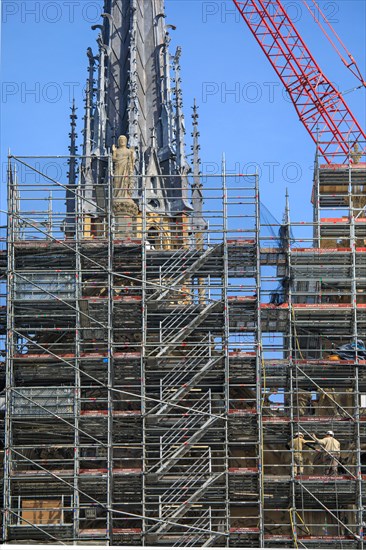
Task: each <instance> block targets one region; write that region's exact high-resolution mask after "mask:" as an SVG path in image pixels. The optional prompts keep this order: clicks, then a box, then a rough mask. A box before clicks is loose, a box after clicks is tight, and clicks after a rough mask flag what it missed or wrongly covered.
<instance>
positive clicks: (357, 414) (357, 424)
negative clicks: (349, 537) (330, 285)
mask: <svg viewBox="0 0 366 550" xmlns="http://www.w3.org/2000/svg"><path fill="white" fill-rule="evenodd" d="M351 153H352V151H351V147H350V152H349V162H348V202H349V218H350V248H351V255H352V274H351V307H352V328H353V330H352V332H353V334H352V339H353V343H354V345H355V388H354V418H355V428H356V430H355V432H356V433H355V435H356V445H357V447H356V472H357V504H356V505H357V523H358V536H359V548H363V547H364V538H363V517H362V516H363V499H362V474H361V433H360V405H361V403H360V399H361V396H360V391H359V365H360V363H359V357H358V351H357V350H358V318H357V277H356V227H355V215H354V200H353V185H352V158H351Z"/></svg>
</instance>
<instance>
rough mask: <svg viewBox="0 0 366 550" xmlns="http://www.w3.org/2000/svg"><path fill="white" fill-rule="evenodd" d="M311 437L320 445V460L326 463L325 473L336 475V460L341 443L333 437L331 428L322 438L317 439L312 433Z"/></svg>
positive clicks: (337, 459)
mask: <svg viewBox="0 0 366 550" xmlns="http://www.w3.org/2000/svg"><path fill="white" fill-rule="evenodd" d="M312 437H313V438H314V439H315V441H316V442H317V443H319V444H320V445H321V447H322V449H321V454H322V462H323V464H328V468H327V470H326V475H333V476H336V475H337V474H338V462H339V457H340V454H341V453H340V451H341V444H340V443H339V441H338V440H337V439H336V438H335V437H334V432H332V430H329V431H328V432H327V433H326V436H325V437H323V439H318V438H317V437H316V435H315V434H312Z"/></svg>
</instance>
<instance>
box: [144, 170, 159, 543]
mask: <svg viewBox="0 0 366 550" xmlns="http://www.w3.org/2000/svg"><path fill="white" fill-rule="evenodd" d="M141 181H142V185H141V217H142V219H141V224H142V227H141V300H142V301H141V303H142V311H141V332H142V334H141V375H140V379H141V417H142V518H143V519H142V544H143V545H145V533H146V531H147V525H146V519H145V518H146V476H145V473H146V472H147V469H148V466H147V456H146V401H145V393H146V389H145V378H146V373H145V365H146V357H147V354H148V351H149V350H148V349H147V300H146V298H147V294H146V291H147V289H146V283H147V280H146V267H147V258H146V251H147V246H146V243H147V220H146V176H145V174H144V173H143V175H142V177H141ZM161 445H162V443H161V441H160V456H161V455H162V447H161Z"/></svg>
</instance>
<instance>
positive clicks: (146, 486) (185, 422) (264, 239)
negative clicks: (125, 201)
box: [3, 156, 366, 548]
mask: <svg viewBox="0 0 366 550" xmlns="http://www.w3.org/2000/svg"><path fill="white" fill-rule="evenodd" d="M64 160H65V159H62V158H61V157H59V158H58V161H57V162H60V163H61V162H64ZM351 160H352V157H351ZM104 163H105V165H107V166H108V177H107V179H106V183H105V184H100V187H101V188H102V193H99V196H101V195H102V196H103V197H105V201H104V202H103V201H100V202H99V206H98V208H99V210H98V211H97V212H96V213H95V215H94V218H93V219H91V218H90V215H89V213H87V212H86V211H85V208H84V206H83V205H84V196H83V189H82V188H80V187H75V189H73V190H70V188H68V187H67V185H66V184H62V183H60V182H59V181H57V180H52V179H51V178H50V177H49V176H48V175H47V174H45V173H43V172H42V170H40V169H39V162H36V159H29V158H25V157H15V156H12V157H11V158H10V160H9V174H10V177H9V186H8V202H9V213H11V214H10V215H9V218H8V237H7V266H8V268H7V287H8V301H7V317H8V324H7V331H6V337H7V342H6V349H7V368H6V416H5V468H4V474H5V475H4V512H5V513H4V533H3V540H4V541H6V542H13V543H14V542H21V541H23V542H24V541H37V542H56V541H57V542H63V543H72V542H84V543H93V544H95V543H97V544H102V545H131V544H134V545H138V546H139V545H149V546H154V545H156V546H196V547H201V546H230V547H235V546H237V547H241V546H245V547H266V548H276V547H288V548H293V547H297V548H324V547H326V548H328V547H329V548H338V547H340V546H341V547H342V548H363V546H364V542H363V541H364V534H363V524H364V521H365V520H364V512H363V506H364V498H365V497H364V492H365V463H366V440H365V437H366V428H365V426H366V377H365V374H364V369H365V366H366V351H365V347H364V341H365V340H366V299H365V292H366V267H365V266H366V261H365V254H366V246H365V245H366V216H365V204H366V193H365V185H366V184H365V181H366V164H365V163H362V162H360V159H357V162H350V163H349V164H348V165H347V166H344V165H342V166H337V165H332V166H330V165H326V164H322V162H321V158H317V161H316V166H315V172H314V190H313V203H314V219H313V221H312V222H292V221H291V220H290V208H289V205H288V204H287V206H286V215H285V218H284V221H283V223H281V224H278V225H277V226H276V224H272V223H266V224H265V223H262V224H261V223H260V201H259V190H258V178H257V176H256V175H255V174H253V175H250V174H248V175H235V176H233V175H230V176H229V175H227V174H226V173H225V172H226V170H225V163H223V166H222V174H221V175H220V177H218V176H201V181H202V182H203V181H204V182H205V191H204V198H205V202H204V207H203V211H202V220H204V224H202V223H199V224H198V223H196V221H197V220H195V213H191V214H190V213H185V214H175V215H172V216H171V217H170V218H166V219H158V218H157V216H156V214H155V213H152V212H151V211H150V210H149V209H148V200H150V198H147V197H146V193H145V189H146V187H147V186H146V185H145V184H143V182H144V181H145V178H146V177H147V176H138V179H139V182H140V184H139V186H138V188H139V189H140V191H139V194H138V196H137V197H136V198H135V199H134V202H135V205H136V210H135V214H134V215H124V216H121V215H118V216H117V215H115V210H114V206H113V200H114V197H113V177H114V176H113V167H112V163H111V160H110V157H106V158H105V159H104ZM22 166H25V167H26V168H27V175H26V177H21V176H20V177H17V174H21V172H22V170H21V167H22ZM149 177H150V176H149ZM169 177H171V176H169ZM193 188H194V187H193ZM193 188H192V189H193ZM66 191H67V192H68V195H66ZM70 191H71V192H72V193H74V194H75V196H76V201H75V204H76V208H75V213H74V218H73V219H74V222H73V229H72V230H70V217H69V218H68V220H69V221H68V224H67V231H66V230H65V206H64V204H65V196H67V197H69V196H70ZM192 192H193V191H192ZM175 193H176V191H175ZM189 198H190V197H188V199H189ZM185 200H187V196H185ZM68 216H69V214H68ZM202 220H201V221H202ZM329 430H332V431H333V432H334V434H335V437H336V439H337V440H338V441H339V442H340V453H339V454H338V455H336V457H335V458H334V457H333V458H332V457H330V456H329V454H327V453H326V452H324V448H323V444H322V443H321V442H320V443H319V442H318V441H317V440H316V439H314V437H313V436H314V434H315V435H316V436H317V438H318V439H320V440H322V438H324V436H325V434H326V432H327V431H329ZM298 432H301V433H303V434H304V436H305V440H306V444H305V445H304V447H303V451H302V452H301V453H300V454H301V460H300V458H299V452H296V450H295V449H294V443H293V440H294V439H295V438H296V434H297V433H298ZM331 459H332V462H331ZM330 469H332V471H330ZM329 474H332V475H329Z"/></svg>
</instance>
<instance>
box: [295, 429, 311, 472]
mask: <svg viewBox="0 0 366 550" xmlns="http://www.w3.org/2000/svg"><path fill="white" fill-rule="evenodd" d="M306 443H311V441H306V440H305V438H304V434H303V433H301V432H297V433H295V435H294V438H293V440H292V449H293V450H294V464H295V465H294V475H295V476H297V475H298V474H300V475H302V474H303V473H304V459H303V447H304V445H305V444H306Z"/></svg>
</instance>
